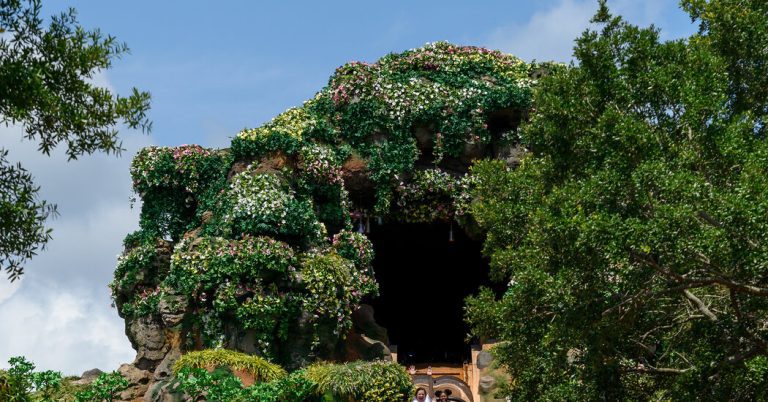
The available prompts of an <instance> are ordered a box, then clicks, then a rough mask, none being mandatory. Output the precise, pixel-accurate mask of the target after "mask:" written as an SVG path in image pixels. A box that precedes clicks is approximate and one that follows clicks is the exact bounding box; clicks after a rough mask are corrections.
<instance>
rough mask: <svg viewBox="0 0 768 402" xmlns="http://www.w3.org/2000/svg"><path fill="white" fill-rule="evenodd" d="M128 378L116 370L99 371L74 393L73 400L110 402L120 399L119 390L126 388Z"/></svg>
mask: <svg viewBox="0 0 768 402" xmlns="http://www.w3.org/2000/svg"><path fill="white" fill-rule="evenodd" d="M128 385H129V383H128V379H126V378H125V377H123V376H122V375H121V374H120V373H118V372H117V371H113V372H111V373H101V374H99V376H98V377H97V378H96V379H95V380H93V382H92V383H90V384H89V385H88V387H86V388H85V389H84V390H82V391H79V392H76V393H75V400H76V401H78V402H80V401H82V402H86V401H106V402H112V401H116V400H119V399H120V392H122V391H124V390H125V389H126V388H128Z"/></svg>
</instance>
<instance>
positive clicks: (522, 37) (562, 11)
mask: <svg viewBox="0 0 768 402" xmlns="http://www.w3.org/2000/svg"><path fill="white" fill-rule="evenodd" d="M676 5H677V4H676V3H675V2H670V1H666V0H648V1H632V0H618V1H609V2H608V6H609V7H610V9H611V12H612V13H613V14H614V15H621V16H622V17H623V18H625V19H626V20H627V21H629V22H631V23H633V24H637V25H640V26H647V25H649V24H651V23H656V25H657V26H658V27H661V28H662V37H663V38H669V37H670V36H667V34H665V32H672V35H674V36H681V35H684V34H688V33H691V32H693V28H692V26H691V25H688V26H686V27H682V28H681V27H679V26H674V27H672V26H669V25H667V24H670V23H679V21H681V20H682V21H685V19H684V18H679V17H681V15H682V11H680V10H679V9H678V8H677V7H676ZM596 10H597V1H596V0H561V1H560V2H559V3H557V4H556V5H555V6H553V7H551V8H547V9H544V10H542V11H539V12H536V13H534V14H533V15H532V16H531V18H530V19H529V20H528V21H527V22H526V23H525V24H514V25H508V26H503V27H499V28H497V29H496V30H494V31H493V32H492V33H491V34H490V37H489V38H488V41H487V44H486V46H487V47H489V48H491V49H499V50H502V51H504V52H507V53H511V54H514V55H515V56H517V57H520V58H521V59H523V60H526V61H531V60H533V59H536V60H539V61H548V60H554V61H563V62H568V61H570V60H571V59H572V54H573V46H574V40H575V39H576V38H577V37H578V36H579V35H580V34H581V33H582V32H584V30H585V29H587V27H589V20H590V19H591V18H592V16H593V15H594V13H595V11H596ZM672 17H675V18H672Z"/></svg>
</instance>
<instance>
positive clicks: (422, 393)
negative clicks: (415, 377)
mask: <svg viewBox="0 0 768 402" xmlns="http://www.w3.org/2000/svg"><path fill="white" fill-rule="evenodd" d="M411 402H432V398H430V397H429V395H427V390H426V389H424V388H421V387H419V388H418V389H416V396H415V397H414V398H413V401H411Z"/></svg>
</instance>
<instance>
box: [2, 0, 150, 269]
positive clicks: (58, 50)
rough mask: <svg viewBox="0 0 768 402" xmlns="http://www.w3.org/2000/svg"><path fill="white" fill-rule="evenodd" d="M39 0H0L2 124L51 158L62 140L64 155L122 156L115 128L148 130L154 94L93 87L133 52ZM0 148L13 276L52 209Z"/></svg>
mask: <svg viewBox="0 0 768 402" xmlns="http://www.w3.org/2000/svg"><path fill="white" fill-rule="evenodd" d="M40 11H41V2H40V0H28V1H26V2H22V1H21V0H0V35H1V36H0V122H2V123H5V124H19V125H21V127H22V128H23V131H24V137H25V138H26V139H28V140H31V141H35V142H37V144H38V149H39V150H40V151H41V152H42V153H44V154H46V155H48V154H50V152H51V150H53V149H54V148H56V147H57V146H58V145H60V144H63V146H65V147H66V155H67V157H68V158H69V159H70V160H72V159H77V158H78V157H80V156H82V155H84V154H91V153H94V152H99V151H101V152H106V153H119V152H120V150H121V142H120V140H119V138H118V131H117V125H118V124H124V125H126V126H127V127H129V128H134V129H135V128H141V129H142V130H143V131H149V130H150V129H151V124H150V122H149V121H148V120H147V119H146V112H147V111H148V109H149V94H148V93H147V92H139V91H138V90H136V89H135V88H134V89H133V93H132V94H131V95H130V96H128V97H123V96H120V95H116V94H113V93H112V92H111V91H109V90H108V89H106V88H101V87H99V86H97V85H95V84H94V83H93V82H92V81H91V79H92V78H93V77H94V74H96V73H98V72H99V71H101V70H103V69H108V68H110V67H111V65H112V61H113V60H115V59H116V58H119V57H120V56H122V55H123V54H125V53H126V52H127V51H128V48H127V46H126V45H125V44H124V43H120V42H117V41H116V39H115V38H114V37H112V36H103V35H102V33H101V32H100V31H99V30H98V29H97V30H92V31H88V30H85V29H83V28H82V27H81V26H80V25H79V24H78V21H77V18H76V13H75V10H73V9H70V10H69V11H67V12H65V13H62V14H60V15H56V16H53V17H51V20H50V23H49V25H48V26H47V27H46V26H44V24H43V19H42V18H41V17H40ZM7 154H8V151H7V150H4V149H2V148H0V218H2V219H1V220H0V222H1V223H0V268H4V269H5V270H6V272H7V273H8V275H9V278H10V280H11V281H13V280H15V279H17V278H18V277H19V276H20V275H21V274H22V272H23V267H22V265H23V264H24V263H25V262H26V261H27V260H29V259H30V258H31V257H32V256H34V255H35V254H36V253H37V251H38V250H40V249H42V248H44V247H45V244H46V242H47V241H48V240H50V238H51V234H50V229H46V228H45V227H44V223H45V220H46V219H47V218H48V217H49V216H52V215H55V212H56V210H55V206H53V205H51V204H49V203H47V202H45V201H42V200H39V197H38V190H39V188H38V187H36V186H35V185H34V183H33V181H32V177H31V176H30V175H29V174H28V173H27V172H26V171H25V170H24V169H23V168H22V166H21V165H19V164H17V165H13V164H11V163H9V162H8V160H7Z"/></svg>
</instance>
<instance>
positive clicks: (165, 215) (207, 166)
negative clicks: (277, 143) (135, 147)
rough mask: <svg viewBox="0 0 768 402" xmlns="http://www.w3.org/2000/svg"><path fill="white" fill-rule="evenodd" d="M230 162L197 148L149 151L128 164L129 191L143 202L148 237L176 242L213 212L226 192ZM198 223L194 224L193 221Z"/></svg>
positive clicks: (224, 156) (222, 155)
mask: <svg viewBox="0 0 768 402" xmlns="http://www.w3.org/2000/svg"><path fill="white" fill-rule="evenodd" d="M230 164H231V159H230V157H229V155H228V154H227V153H226V152H222V151H212V150H209V149H206V148H202V147H200V146H198V145H182V146H179V147H147V148H144V149H142V150H141V151H139V153H138V154H137V155H136V157H135V158H134V159H133V162H132V163H131V178H132V179H133V189H134V191H136V193H137V194H139V195H140V196H141V197H142V201H143V203H142V207H141V218H140V219H141V221H140V225H141V230H142V232H143V233H144V236H146V237H164V238H170V239H173V240H178V239H180V238H181V235H182V234H183V233H184V232H185V231H187V230H188V229H190V225H191V224H193V223H199V220H200V219H201V218H202V217H201V215H202V213H204V212H205V211H209V210H211V209H212V208H213V207H214V204H215V202H216V197H217V196H219V194H220V193H221V192H222V191H223V189H224V188H225V186H226V177H227V171H228V170H229V167H230ZM195 218H197V221H196V220H195Z"/></svg>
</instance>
